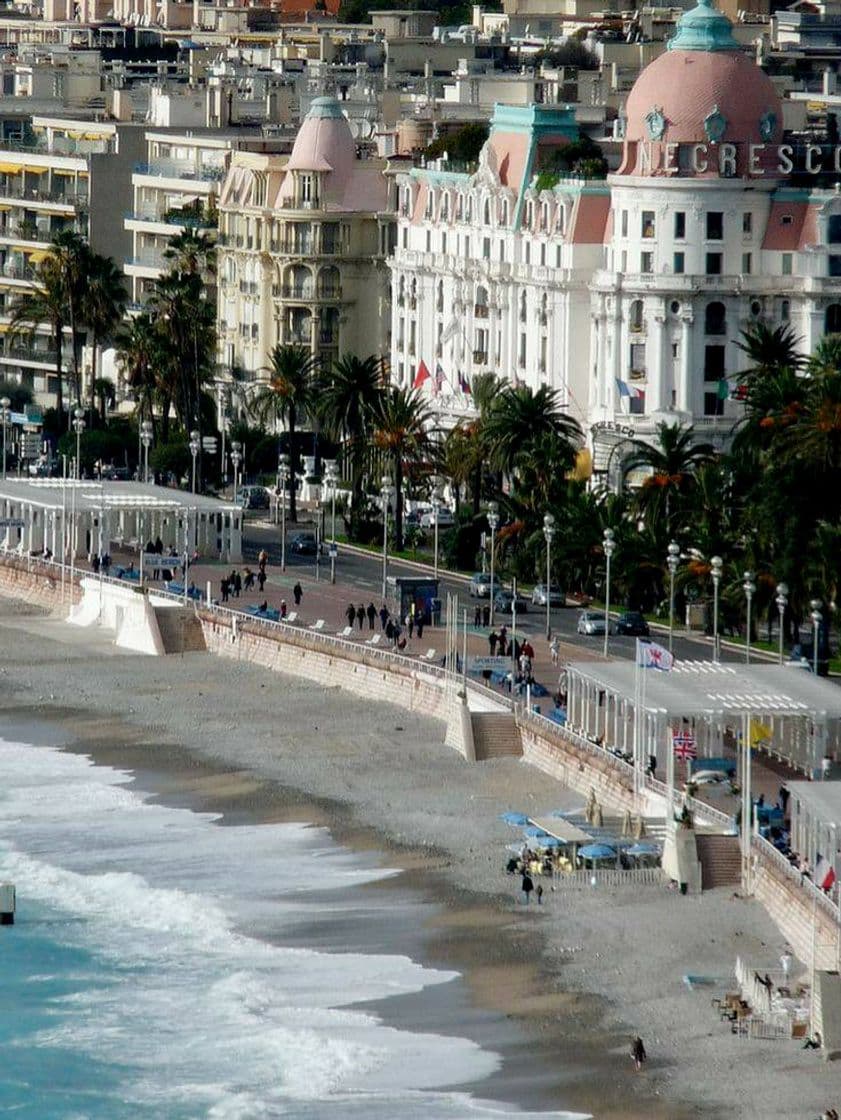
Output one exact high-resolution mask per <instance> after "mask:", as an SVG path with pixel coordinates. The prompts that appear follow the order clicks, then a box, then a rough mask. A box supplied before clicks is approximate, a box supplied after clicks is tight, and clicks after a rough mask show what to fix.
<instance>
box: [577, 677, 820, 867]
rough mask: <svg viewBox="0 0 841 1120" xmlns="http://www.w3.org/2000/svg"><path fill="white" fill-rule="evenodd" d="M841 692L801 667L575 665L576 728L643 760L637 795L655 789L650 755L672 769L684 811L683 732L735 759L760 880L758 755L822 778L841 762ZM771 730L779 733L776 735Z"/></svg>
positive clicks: (638, 765)
mask: <svg viewBox="0 0 841 1120" xmlns="http://www.w3.org/2000/svg"><path fill="white" fill-rule="evenodd" d="M840 721H841V688H838V687H837V686H836V685H835V684H832V683H831V682H830V681H828V680H825V679H823V678H821V677H816V676H815V675H814V674H812V673H810V672H808V671H806V670H804V669H802V668H799V667H788V666H781V665H743V664H737V663H726V662H725V663H716V662H710V661H676V662H675V664H674V667H673V668H672V669H671V670H670V671H668V672H663V671H660V670H657V669H642V668H638V667H637V666H636V665H635V664H634V662H633V661H608V662H601V663H599V662H596V663H594V662H574V663H572V664H570V665H568V666H567V722H568V724H569V726H570V728H571V729H572V730H574V731H578V732H579V733H580V734H583V735H585V736H587V737H588V738H590V739H597V740H599V741H600V742H601V743H602V744H603V745H604V746H605V747H607V748H608V749H610V748H613V749H617V750H621V751H624V752H626V753H627V754H629V755H632V756H633V764H634V788H635V791H636V792H637V794H638V795H639V794H640V793H641V791H642V790H643V789H644V788H645V777H644V775H645V768H646V765H647V762H648V759H649V757H651V756H655V757H656V758H657V764H658V768H659V767H661V766H663V764H664V763H665V771H666V776H667V781H666V785H667V804H668V808H669V812H670V814H671V809H672V807H673V805H674V747H673V743H672V736H673V734H675V733H677V732H679V731H682V730H686V729H691V730H692V733H693V734H694V737H695V743H696V749H697V751H698V756H699V757H700V758H704V757H707V758H709V757H714V756H720V755H721V754H722V753H724V752H725V750H726V749H727V748H729V749H732V750H733V751H734V752H735V756H736V761H737V766H738V775H739V783H740V786H741V793H742V828H741V834H742V860H743V876H744V879H745V880H747V879H748V878H749V875H750V833H751V826H752V819H753V803H752V794H751V767H750V748H751V747H752V748H754V749H762V750H765V751H767V752H768V753H770V754H774V755H776V756H777V757H778V758H780V759H783V760H784V761H785V762H787V763H788V764H789V765H790V766H792V767H794V768H795V769H799V770H802V771H803V772H804V773H806V774H808V775H811V776H813V777H815V776H818V775H819V774H820V763H821V759H822V758H823V757H824V755H826V754H829V755H831V756H833V757H837V756H838V752H839V733H840V732H841V722H840ZM769 732H770V734H768V733H769Z"/></svg>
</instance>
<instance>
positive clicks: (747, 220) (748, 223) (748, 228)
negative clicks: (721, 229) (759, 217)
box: [742, 211, 753, 237]
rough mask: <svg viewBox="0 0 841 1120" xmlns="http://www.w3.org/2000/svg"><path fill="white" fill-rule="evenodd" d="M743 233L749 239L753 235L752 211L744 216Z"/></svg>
mask: <svg viewBox="0 0 841 1120" xmlns="http://www.w3.org/2000/svg"><path fill="white" fill-rule="evenodd" d="M742 233H744V234H746V235H747V236H748V237H750V235H751V234H752V233H753V214H751V212H750V211H748V212H747V213H746V214H742Z"/></svg>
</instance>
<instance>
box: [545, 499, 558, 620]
mask: <svg viewBox="0 0 841 1120" xmlns="http://www.w3.org/2000/svg"><path fill="white" fill-rule="evenodd" d="M554 535H555V518H554V517H553V516H552V514H551V513H547V514H545V516H544V518H543V536H544V537H545V538H546V641H547V642H548V641H549V639H550V638H551V637H552V625H551V621H550V617H549V616H550V611H551V609H552V596H551V595H550V594H549V587H550V586H551V583H552V538H553V537H554Z"/></svg>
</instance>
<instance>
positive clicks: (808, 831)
mask: <svg viewBox="0 0 841 1120" xmlns="http://www.w3.org/2000/svg"><path fill="white" fill-rule="evenodd" d="M787 788H788V791H789V793H790V794H791V802H790V805H789V811H790V813H791V848H792V850H793V851H795V852H797V853H798V854H799V855H801V856H803V857H805V858H806V859H807V860H808V861H809V866H810V867H814V866H815V864H816V863H817V859H818V855H822V856H824V857H825V858H826V859H828V860H829V862H830V863H831V864H832V866H833V867H834V868H835V872H836V874H838V873H839V871H841V867H839V866H838V861H839V855H840V854H841V782H788V783H787Z"/></svg>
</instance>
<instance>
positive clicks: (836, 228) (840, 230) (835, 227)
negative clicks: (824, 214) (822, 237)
mask: <svg viewBox="0 0 841 1120" xmlns="http://www.w3.org/2000/svg"><path fill="white" fill-rule="evenodd" d="M826 238H827V241H828V242H829V244H830V245H837V244H838V242H839V241H841V214H831V215H830V218H829V222H828V223H827V227H826Z"/></svg>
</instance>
